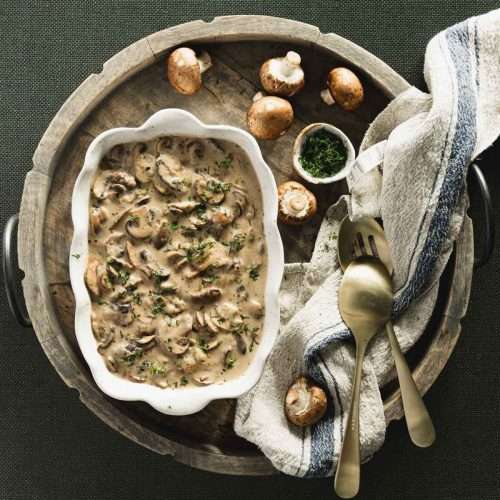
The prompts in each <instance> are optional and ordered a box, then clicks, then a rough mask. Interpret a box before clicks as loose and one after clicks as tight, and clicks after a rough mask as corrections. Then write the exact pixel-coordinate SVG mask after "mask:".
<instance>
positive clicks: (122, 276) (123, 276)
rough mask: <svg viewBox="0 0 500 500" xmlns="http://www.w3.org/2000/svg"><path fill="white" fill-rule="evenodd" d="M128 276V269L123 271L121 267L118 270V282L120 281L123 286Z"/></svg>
mask: <svg viewBox="0 0 500 500" xmlns="http://www.w3.org/2000/svg"><path fill="white" fill-rule="evenodd" d="M129 277H130V273H129V272H128V271H125V270H124V269H121V270H120V271H118V277H117V279H118V282H119V283H121V284H122V285H123V286H125V285H126V284H127V281H128V279H129Z"/></svg>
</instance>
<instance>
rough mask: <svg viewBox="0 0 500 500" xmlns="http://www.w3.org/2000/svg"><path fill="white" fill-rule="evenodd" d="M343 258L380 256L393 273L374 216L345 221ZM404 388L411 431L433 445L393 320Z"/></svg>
mask: <svg viewBox="0 0 500 500" xmlns="http://www.w3.org/2000/svg"><path fill="white" fill-rule="evenodd" d="M338 250H339V261H340V265H341V267H342V268H346V267H347V266H348V265H349V263H350V262H351V261H352V260H353V259H357V258H360V257H366V256H371V257H375V258H377V259H380V260H381V261H382V262H383V263H384V264H385V266H386V268H387V269H388V272H389V273H392V261H391V255H390V249H389V245H388V243H387V240H386V238H385V234H384V230H383V229H382V227H381V226H380V225H379V224H378V223H377V222H376V221H375V219H372V218H368V217H367V218H364V219H361V220H359V221H356V222H351V221H350V220H349V218H348V217H346V218H345V219H344V220H343V221H342V225H341V228H340V231H339V237H338ZM385 331H386V333H387V336H388V337H389V343H390V345H391V350H392V355H393V357H394V361H395V364H396V371H397V375H398V379H399V386H400V389H401V399H402V401H403V409H404V412H405V416H406V425H407V427H408V433H409V435H410V438H411V440H412V441H413V443H414V444H415V445H417V446H420V447H427V446H430V445H431V444H432V443H433V442H434V440H435V439H436V432H435V429H434V425H433V423H432V420H431V417H430V415H429V412H428V411H427V408H426V407H425V404H424V402H423V400H422V397H421V396H420V393H419V391H418V388H417V386H416V384H415V381H414V380H413V376H412V373H411V371H410V369H409V367H408V364H407V362H406V359H405V357H404V355H403V353H402V352H401V347H400V346H399V342H398V340H397V338H396V335H395V333H394V328H393V326H392V322H391V321H390V320H389V321H388V322H387V324H386V325H385Z"/></svg>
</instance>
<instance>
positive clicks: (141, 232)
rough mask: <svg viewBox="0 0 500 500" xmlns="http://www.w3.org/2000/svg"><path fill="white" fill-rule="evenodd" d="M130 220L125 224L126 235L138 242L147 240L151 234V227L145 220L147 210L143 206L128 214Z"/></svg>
mask: <svg viewBox="0 0 500 500" xmlns="http://www.w3.org/2000/svg"><path fill="white" fill-rule="evenodd" d="M129 215H130V218H129V219H128V220H127V222H126V224H125V230H126V231H127V233H128V234H129V235H130V236H132V237H133V238H136V239H138V240H143V239H145V238H149V237H150V236H151V234H152V233H153V226H152V224H151V223H150V222H149V221H148V220H147V215H148V208H147V207H146V206H144V205H142V206H140V207H138V208H134V210H130V212H129Z"/></svg>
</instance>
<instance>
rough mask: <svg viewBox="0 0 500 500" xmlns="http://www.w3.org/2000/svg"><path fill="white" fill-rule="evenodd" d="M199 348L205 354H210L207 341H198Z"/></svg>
mask: <svg viewBox="0 0 500 500" xmlns="http://www.w3.org/2000/svg"><path fill="white" fill-rule="evenodd" d="M198 347H199V348H200V349H201V350H202V351H203V352H208V344H207V341H206V340H205V339H198Z"/></svg>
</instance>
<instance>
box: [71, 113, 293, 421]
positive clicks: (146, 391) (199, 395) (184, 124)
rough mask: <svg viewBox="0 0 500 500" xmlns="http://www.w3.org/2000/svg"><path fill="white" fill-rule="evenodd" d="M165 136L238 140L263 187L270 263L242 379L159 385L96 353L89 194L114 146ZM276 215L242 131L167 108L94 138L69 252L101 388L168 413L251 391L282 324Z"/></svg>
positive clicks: (82, 331) (272, 191) (79, 332)
mask: <svg viewBox="0 0 500 500" xmlns="http://www.w3.org/2000/svg"><path fill="white" fill-rule="evenodd" d="M162 135H179V136H189V137H200V138H212V139H220V140H227V141H231V142H234V143H236V144H237V145H239V146H240V147H241V148H242V149H243V151H245V153H246V154H247V155H248V158H249V159H250V164H251V166H252V168H253V169H254V172H255V175H256V178H257V182H258V183H259V185H260V188H261V192H262V202H263V213H264V215H263V226H264V239H265V242H266V245H267V265H268V266H267V268H268V271H267V278H266V288H265V299H264V302H265V311H266V312H265V316H264V324H263V328H262V335H261V339H260V343H259V346H258V348H257V351H256V352H255V354H254V357H253V359H252V361H251V363H250V365H249V367H248V368H247V369H246V370H245V372H244V373H243V374H242V375H240V376H239V377H238V378H236V379H233V380H230V381H228V382H225V383H223V384H213V385H208V386H205V387H189V388H187V387H186V388H182V389H170V388H167V389H161V388H160V387H156V386H153V385H148V384H138V383H134V382H132V381H129V380H126V379H124V378H121V377H118V376H117V375H115V374H113V373H111V372H110V371H109V370H108V369H107V368H106V365H105V363H104V360H103V358H102V356H101V355H100V354H99V353H98V352H97V343H96V340H95V338H94V335H93V334H92V328H91V322H90V314H91V302H90V297H89V293H88V291H87V287H86V286H85V281H84V274H85V268H86V262H87V256H88V226H89V222H88V221H89V196H90V189H91V186H92V182H93V179H94V176H95V173H96V171H97V168H98V166H99V162H100V160H101V158H102V157H103V156H104V154H105V153H106V152H107V151H109V150H110V149H111V148H112V147H113V146H116V145H118V144H124V143H128V142H145V141H150V140H152V139H154V138H156V137H160V136H162ZM277 215H278V191H277V188H276V183H275V181H274V177H273V174H272V172H271V169H270V168H269V167H268V166H267V164H266V163H265V161H264V159H263V158H262V154H261V151H260V149H259V145H258V144H257V141H256V140H255V139H254V138H253V137H252V136H251V135H250V134H249V133H248V132H245V131H244V130H241V129H239V128H236V127H230V126H225V125H205V124H204V123H202V122H201V121H200V120H198V118H196V117H195V116H193V115H192V114H191V113H188V112H187V111H184V110H181V109H164V110H162V111H158V112H157V113H155V114H154V115H153V116H151V117H150V118H149V119H148V120H147V121H146V122H145V123H144V124H143V125H142V126H140V127H138V128H115V129H111V130H108V131H106V132H103V133H102V134H100V135H99V136H98V137H96V138H95V139H94V140H93V141H92V143H91V144H90V146H89V148H88V150H87V153H86V155H85V162H84V164H83V168H82V170H81V172H80V175H79V176H78V179H77V180H76V184H75V188H74V190H73V197H72V205H71V217H72V219H73V227H74V231H73V241H72V243H71V250H70V255H72V256H75V255H79V258H73V257H70V262H69V274H70V280H71V287H72V288H73V292H74V294H75V302H76V311H75V333H76V338H77V340H78V345H79V346H80V349H81V351H82V354H83V357H84V358H85V361H86V362H87V364H88V365H89V368H90V371H91V372H92V376H93V377H94V380H95V381H96V383H97V385H98V386H99V388H100V389H101V390H102V391H103V392H104V393H106V394H107V395H108V396H111V397H113V398H115V399H120V400H122V401H144V402H146V403H148V404H150V405H151V406H152V407H153V408H155V409H156V410H158V411H160V412H162V413H166V414H169V415H189V414H191V413H195V412H197V411H199V410H201V409H202V408H204V407H205V406H206V405H207V404H208V403H209V402H210V401H212V400H214V399H222V398H237V397H239V396H241V395H243V394H244V393H245V392H247V391H249V390H250V389H251V388H252V387H253V386H254V385H255V384H256V383H257V381H258V380H259V378H260V375H261V373H262V370H263V369H264V363H265V361H266V358H267V356H268V355H269V353H270V351H271V348H272V346H273V344H274V341H275V339H276V336H277V335H278V330H279V325H280V313H279V310H280V309H279V301H278V293H279V288H280V284H281V279H282V276H283V269H284V257H283V245H282V242H281V237H280V234H279V231H278V225H277V222H276V219H277Z"/></svg>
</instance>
